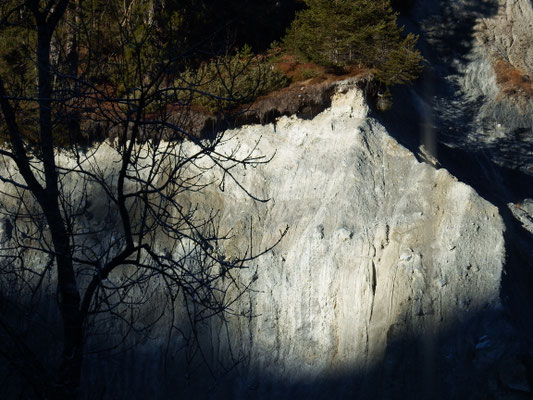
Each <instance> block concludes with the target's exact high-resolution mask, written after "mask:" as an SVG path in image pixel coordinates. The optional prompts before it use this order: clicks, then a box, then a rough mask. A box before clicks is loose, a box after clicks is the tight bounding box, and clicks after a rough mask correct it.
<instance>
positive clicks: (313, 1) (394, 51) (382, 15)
mask: <svg viewBox="0 0 533 400" xmlns="http://www.w3.org/2000/svg"><path fill="white" fill-rule="evenodd" d="M305 2H306V4H307V5H308V7H309V8H308V9H306V10H303V11H301V12H299V13H298V14H297V16H296V19H295V20H294V22H293V24H292V25H291V27H290V29H289V31H288V33H287V36H286V38H285V44H286V46H288V47H289V48H292V49H294V50H296V51H298V52H300V53H301V54H302V55H304V56H305V57H306V58H307V59H309V60H310V61H313V62H315V63H317V64H320V65H323V66H326V67H333V68H345V67H351V66H356V67H364V68H371V69H375V70H376V76H377V78H378V79H379V80H380V81H381V82H382V83H383V84H385V85H394V84H401V83H405V82H408V81H411V80H413V79H415V78H416V77H417V76H418V74H419V72H420V61H421V56H420V53H419V52H418V51H417V50H416V49H415V45H416V41H417V38H416V37H415V36H414V35H412V34H409V35H407V37H405V38H402V29H401V28H399V27H398V26H397V24H396V16H397V15H396V14H395V13H394V12H393V10H392V8H391V5H390V2H389V1H388V0H333V1H331V0H305Z"/></svg>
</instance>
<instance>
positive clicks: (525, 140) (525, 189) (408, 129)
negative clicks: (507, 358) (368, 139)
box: [372, 0, 533, 340]
mask: <svg viewBox="0 0 533 400" xmlns="http://www.w3.org/2000/svg"><path fill="white" fill-rule="evenodd" d="M497 11H498V4H497V2H496V1H485V2H481V1H470V0H467V1H448V0H441V1H428V2H425V3H424V2H422V1H418V2H417V4H416V5H415V7H414V8H413V9H412V10H411V14H410V15H411V21H410V25H409V28H410V29H411V30H414V31H415V32H416V33H419V34H420V35H421V37H420V43H419V44H420V48H421V50H422V52H423V55H424V57H425V58H426V60H427V61H428V62H427V65H426V68H425V70H424V72H423V74H422V77H421V78H420V80H419V81H418V82H417V83H416V84H415V85H414V86H412V87H410V88H408V87H400V88H395V89H394V90H393V98H394V106H393V108H392V109H391V110H390V111H389V112H387V113H378V112H372V116H373V117H374V118H376V119H378V120H379V121H380V122H381V123H383V125H384V126H385V127H386V129H387V131H388V132H389V133H390V134H391V135H392V136H393V137H394V138H395V139H397V140H398V141H399V142H400V143H401V144H402V145H404V146H405V147H407V148H409V149H410V150H411V151H413V152H414V153H415V154H420V148H419V146H420V145H422V144H423V145H424V146H425V147H426V148H427V150H428V151H429V153H431V154H432V155H434V156H435V157H436V158H437V159H438V162H439V163H440V165H441V166H442V167H444V168H446V169H447V170H448V171H450V172H451V173H452V174H453V175H454V176H456V177H457V178H458V179H459V180H461V181H463V182H465V183H466V184H468V185H470V186H471V187H473V188H474V189H475V190H476V191H477V192H478V193H479V194H480V195H481V196H482V197H484V198H485V199H486V200H488V201H490V202H491V203H492V204H494V205H495V206H497V207H498V209H499V212H500V214H501V216H502V218H503V220H504V223H505V225H506V232H505V243H506V252H507V260H506V266H505V272H504V275H503V276H502V288H501V298H502V301H503V303H504V305H505V306H506V309H507V312H508V313H509V315H510V319H511V321H512V323H513V324H514V325H515V326H516V327H517V328H518V329H519V330H520V331H521V333H522V335H523V337H524V338H525V340H529V338H530V337H533V315H532V314H531V312H530V311H529V310H531V309H533V290H532V289H531V288H533V235H532V234H531V232H529V231H527V230H526V229H524V228H523V227H522V226H521V223H520V222H519V221H518V220H517V219H516V218H515V217H514V216H513V214H512V212H511V211H510V208H509V204H518V203H520V202H521V201H522V200H523V199H524V198H533V140H529V139H530V138H531V135H530V132H531V130H532V123H531V121H530V119H531V118H529V117H528V116H527V115H525V116H522V115H519V111H517V110H516V109H512V107H508V106H506V105H502V104H496V105H495V106H494V107H495V108H494V110H493V111H492V113H493V114H492V115H491V118H493V119H494V124H496V123H498V122H499V121H502V122H503V123H505V125H506V126H508V127H509V129H510V131H509V132H507V135H506V136H505V137H503V138H499V139H498V140H495V141H494V142H492V143H490V142H476V141H475V140H471V138H470V139H469V134H470V133H472V132H476V130H478V131H479V129H485V128H484V127H483V126H479V123H480V122H479V121H480V119H479V118H476V117H477V114H478V113H479V109H480V107H481V106H482V105H483V104H486V102H487V101H488V100H487V99H485V98H483V97H482V96H478V97H475V98H473V97H472V96H468V95H467V94H465V93H464V92H463V88H462V87H461V85H460V83H459V79H458V78H460V77H461V76H462V74H463V73H464V72H463V71H464V68H463V67H464V66H465V65H466V64H467V63H468V62H469V56H470V55H471V51H472V48H473V43H474V40H475V38H474V30H473V28H474V25H475V24H474V22H475V19H476V18H479V17H490V16H492V15H494V14H495V13H496V12H497ZM489 101H494V100H489ZM528 118H529V119H528ZM474 137H475V136H474ZM420 160H421V161H422V158H420Z"/></svg>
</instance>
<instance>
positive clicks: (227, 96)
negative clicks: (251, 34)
mask: <svg viewBox="0 0 533 400" xmlns="http://www.w3.org/2000/svg"><path fill="white" fill-rule="evenodd" d="M181 79H182V80H183V81H184V84H185V87H188V88H192V89H190V90H191V91H192V96H193V104H199V105H202V106H205V107H207V108H209V110H211V111H222V110H227V109H230V108H233V107H235V106H237V105H239V104H245V103H249V102H251V101H253V100H254V99H255V98H256V97H257V96H260V95H261V94H265V93H269V92H272V91H274V90H277V89H280V88H282V87H284V86H286V85H287V84H288V79H287V77H286V76H285V75H284V74H282V73H281V72H278V71H277V70H276V69H275V68H274V65H273V64H272V63H271V62H269V60H268V59H267V58H266V57H264V56H256V55H254V54H253V53H252V51H251V49H250V47H248V46H245V47H243V48H242V49H241V50H239V51H237V52H236V54H235V55H233V56H224V57H217V58H214V59H212V60H211V61H209V62H207V63H204V64H202V65H201V66H200V67H199V68H198V69H196V70H189V71H187V72H186V73H185V74H184V75H183V76H182V77H181Z"/></svg>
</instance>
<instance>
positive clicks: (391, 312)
mask: <svg viewBox="0 0 533 400" xmlns="http://www.w3.org/2000/svg"><path fill="white" fill-rule="evenodd" d="M226 137H227V138H228V140H227V141H225V142H224V144H223V145H222V146H221V147H219V148H218V151H220V152H227V153H228V154H229V153H232V152H236V153H235V154H236V156H237V157H238V156H239V155H244V154H248V153H249V152H250V151H252V150H253V149H255V152H256V155H258V156H259V155H265V156H266V157H267V158H269V157H272V160H271V161H270V162H268V163H266V164H264V165H260V166H258V167H257V168H252V169H239V168H235V169H232V173H233V177H234V178H235V181H233V180H232V179H230V178H229V177H228V176H227V174H226V175H224V174H223V173H222V172H221V171H220V170H218V169H216V168H214V169H211V170H210V172H209V173H208V174H206V175H205V176H204V178H203V179H205V181H206V182H211V183H213V184H212V185H210V186H208V188H206V190H204V191H201V192H189V193H185V194H184V197H183V198H182V199H181V200H180V202H181V204H183V206H184V207H195V208H196V207H198V209H199V212H202V210H206V213H207V212H209V211H210V210H212V209H215V210H219V216H220V221H219V228H220V229H221V231H222V232H225V231H231V232H232V234H233V237H232V239H231V240H230V241H228V243H227V244H226V247H225V249H224V251H225V252H226V254H227V257H230V258H231V257H232V255H233V254H236V253H239V254H243V253H245V252H248V251H251V252H253V253H257V252H260V251H261V250H262V249H264V248H268V247H270V246H271V245H272V244H273V243H275V242H276V241H277V240H278V239H279V237H280V236H281V232H282V231H283V230H284V229H285V228H286V227H288V233H287V234H286V235H285V236H284V237H283V238H282V240H281V242H280V243H279V244H278V245H277V246H275V247H274V249H273V250H272V251H270V252H268V253H266V254H265V255H263V256H261V257H260V258H258V259H256V260H253V261H251V262H250V263H249V265H248V267H249V268H248V269H243V270H242V271H241V275H240V276H239V277H238V279H239V280H241V281H242V282H243V284H247V283H250V282H252V285H251V286H250V289H249V290H248V291H247V292H246V293H245V295H244V296H243V297H241V299H240V300H239V301H238V302H236V303H234V304H233V305H232V306H231V310H230V311H231V315H229V314H228V315H226V314H225V315H224V318H223V319H220V318H215V319H212V320H208V321H206V322H205V323H202V324H199V325H197V326H195V330H194V331H192V330H191V328H190V327H189V326H188V322H187V320H186V318H185V310H184V309H182V308H180V307H181V306H180V305H179V303H175V304H174V308H173V309H171V308H170V307H168V306H169V304H168V303H165V294H164V293H163V288H162V286H159V285H157V284H156V285H154V286H153V288H152V289H151V292H152V291H153V293H150V297H149V298H150V300H149V302H148V303H146V304H145V305H144V308H143V311H142V312H143V313H144V314H140V315H139V321H144V320H146V321H153V318H154V316H157V315H159V314H162V318H161V319H160V320H158V322H157V323H156V324H155V326H154V328H153V329H152V331H151V332H150V335H149V336H148V337H146V336H140V337H139V336H136V334H135V333H132V332H130V336H128V339H127V340H126V342H125V343H124V344H123V346H125V348H124V349H123V350H121V351H119V352H118V354H115V355H114V356H112V357H111V358H106V357H103V358H99V357H98V356H96V357H95V356H92V355H88V356H87V358H86V363H85V367H84V374H83V382H84V390H83V392H84V393H86V394H87V398H94V396H99V395H101V394H102V393H104V394H105V396H104V397H106V398H114V397H117V398H124V397H130V398H146V397H148V396H150V397H153V398H172V397H173V396H179V395H181V396H189V397H191V398H254V399H255V398H265V399H274V398H276V399H278V398H294V396H297V397H298V396H305V397H309V398H346V397H347V396H353V397H356V398H401V399H405V398H469V396H474V397H470V398H486V396H488V395H493V394H498V393H500V391H501V389H502V384H501V383H499V382H500V381H501V379H500V378H498V377H499V376H500V374H501V373H502V371H504V372H505V371H506V370H509V368H508V367H507V365H508V364H509V363H511V364H513V365H515V364H516V363H515V361H516V357H517V354H518V353H517V351H516V348H515V347H513V346H515V345H514V342H513V337H514V331H513V329H512V328H511V327H510V326H509V325H508V324H507V322H506V321H505V318H504V314H503V311H502V305H501V301H500V284H501V277H502V273H503V267H504V263H505V244H504V225H503V222H502V218H501V216H500V214H499V212H498V209H497V208H496V207H495V206H494V205H492V204H490V203H489V202H487V201H486V200H484V199H483V198H482V197H480V196H479V195H478V194H477V193H476V192H475V191H474V190H473V189H472V188H471V187H469V186H468V185H466V184H465V183H462V182H460V181H458V180H457V179H456V178H455V177H454V176H452V175H451V174H450V173H449V172H448V171H446V170H445V169H436V168H435V167H433V166H432V165H430V164H427V163H424V162H419V161H418V160H417V158H416V156H415V155H414V154H413V153H412V152H410V151H409V150H407V149H406V148H405V147H403V146H402V145H400V144H399V143H398V142H397V141H396V140H395V139H393V138H392V137H391V136H390V135H389V133H388V132H387V131H386V130H385V128H384V127H383V126H382V125H381V124H380V123H379V122H378V121H376V120H375V119H373V118H372V117H370V116H369V109H368V106H367V104H366V102H365V99H364V94H363V91H362V90H361V89H359V88H358V82H357V81H356V80H355V81H354V80H347V81H341V82H337V83H336V84H335V86H334V95H333V98H332V100H331V107H329V108H327V109H326V110H324V111H323V112H321V113H320V114H318V115H317V116H315V117H314V118H313V119H308V120H304V119H299V118H297V117H295V116H293V117H282V118H280V119H279V120H277V122H276V123H275V124H268V125H251V126H245V127H242V128H239V129H237V130H234V131H228V132H226ZM190 146H194V145H193V144H190ZM113 154H114V152H113V151H110V148H109V147H108V146H107V145H102V146H100V148H99V149H98V151H96V153H95V155H94V157H95V158H94V165H97V166H98V168H99V170H104V171H107V172H106V173H109V174H110V176H112V175H113V174H112V173H111V172H112V170H113V168H117V163H116V162H114V161H116V160H114V157H116V154H115V155H113ZM68 162H73V161H72V160H71V161H69V160H67V159H62V160H61V161H60V163H62V164H65V165H67V164H68ZM205 162H206V163H208V162H209V161H208V159H207V158H206V159H205ZM206 166H209V164H206V165H203V167H206ZM190 173H192V174H194V171H192V170H191V171H190ZM224 177H225V179H224V181H223V182H224V183H222V180H223V178H224ZM235 182H239V184H238V185H237V184H236V183H235ZM72 185H73V187H74V188H75V187H76V182H75V181H73V182H72ZM85 190H86V192H87V193H89V194H90V198H89V200H90V202H89V203H90V204H91V205H90V209H89V210H87V211H88V212H87V213H85V214H86V215H85V216H84V217H83V218H85V217H86V220H85V219H82V220H80V221H79V223H80V224H87V225H88V226H93V224H98V221H99V220H100V219H102V220H105V221H107V222H106V224H108V225H109V226H108V225H106V226H108V228H109V230H108V229H107V228H106V229H105V230H103V231H98V230H96V231H95V236H94V238H88V239H87V240H91V243H93V248H94V251H98V246H99V243H102V242H104V241H106V240H112V238H110V237H108V236H110V235H112V234H113V228H112V225H113V216H112V215H108V213H107V212H106V210H107V208H108V207H107V205H106V203H101V201H102V199H104V198H105V196H99V195H98V192H97V191H94V190H93V189H91V186H90V185H89V187H87V188H86V189H85ZM250 194H252V195H253V196H255V197H257V198H262V199H267V198H268V199H270V200H269V201H267V202H259V201H257V200H254V199H253V198H252V197H251V196H250ZM71 195H72V196H77V195H78V196H83V193H82V192H81V191H80V190H78V189H75V190H73V191H72V194H71ZM28 201H30V199H28ZM115 217H116V216H115ZM4 228H5V226H4ZM96 232H97V233H96ZM4 233H5V232H4ZM167 245H168V244H167V243H164V242H161V243H159V242H158V243H157V246H158V247H159V250H160V251H161V252H164V251H166V250H165V248H166V247H165V246H167ZM169 247H172V246H169ZM32 260H33V261H34V262H35V263H36V268H42V265H44V264H46V262H47V260H41V259H37V258H32ZM37 264H38V265H37ZM125 274H127V271H125ZM160 292H161V293H160ZM139 295H141V293H139ZM160 301H161V303H160ZM164 307H167V309H165V308H164ZM241 314H242V315H247V316H239V315H241ZM106 324H108V325H105V326H106V327H108V331H107V333H106V332H104V331H102V332H99V335H97V336H93V337H89V338H88V339H87V347H88V348H94V347H102V344H103V343H107V342H106V340H110V339H111V340H112V338H113V337H118V338H119V339H120V338H121V337H122V335H123V334H124V333H126V329H125V328H124V331H121V329H122V328H121V327H120V323H119V322H118V321H115V322H113V320H112V319H111V320H110V321H108V322H106ZM115 324H116V326H115ZM171 326H174V329H169V327H171ZM106 329H107V328H106ZM106 334H107V335H108V336H106ZM195 338H196V339H197V340H196V339H195ZM102 340H103V342H102ZM198 343H199V344H200V347H199V348H198V346H197V344H198ZM119 348H120V349H121V347H120V346H119ZM506 363H507V364H506ZM226 368H230V369H229V371H227V370H226ZM513 371H514V370H513ZM524 371H525V370H524ZM522 372H523V371H522V370H520V371H518V372H517V373H514V372H513V374H512V376H511V377H510V378H508V381H509V382H510V383H509V384H508V386H509V385H514V386H516V385H518V386H519V387H520V388H521V390H522V389H524V390H530V388H529V386H528V385H529V384H528V381H527V377H526V375H525V372H524V373H522ZM516 375H517V376H518V377H517V376H516ZM465 382H469V384H468V385H465V384H464V383H465ZM476 395H477V396H478V397H475V396H476ZM479 396H480V397H479Z"/></svg>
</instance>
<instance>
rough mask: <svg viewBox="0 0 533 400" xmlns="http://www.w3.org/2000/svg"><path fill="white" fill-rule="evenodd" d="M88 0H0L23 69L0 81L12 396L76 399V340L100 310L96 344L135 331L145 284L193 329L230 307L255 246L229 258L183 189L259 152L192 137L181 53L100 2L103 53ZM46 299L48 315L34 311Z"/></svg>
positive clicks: (94, 327) (148, 26)
mask: <svg viewBox="0 0 533 400" xmlns="http://www.w3.org/2000/svg"><path fill="white" fill-rule="evenodd" d="M87 3H90V2H89V1H86V2H85V4H83V3H82V0H77V1H69V0H10V1H8V2H7V3H6V4H5V5H4V6H2V8H1V9H0V12H1V15H0V18H1V20H0V35H7V34H6V32H7V29H8V28H9V27H11V26H19V27H20V26H22V27H23V29H24V32H26V34H27V42H26V45H25V46H22V47H21V49H23V50H24V51H25V53H24V52H23V53H22V54H23V56H24V57H25V62H26V65H29V66H30V68H29V69H30V72H28V73H27V74H26V75H25V76H22V77H21V79H20V80H19V81H17V82H18V83H17V82H15V81H14V80H13V79H12V78H13V77H10V76H7V77H6V76H1V75H0V110H1V113H0V130H1V134H2V135H3V138H4V144H3V146H2V148H1V149H0V156H1V160H0V163H1V165H2V168H1V169H2V174H1V176H0V180H2V182H3V201H2V208H1V212H2V214H3V219H2V220H3V224H4V226H3V228H4V230H3V231H4V233H3V238H2V239H1V240H2V242H3V244H2V249H1V250H0V251H1V255H2V256H3V259H2V263H1V269H0V274H1V277H0V280H1V282H0V284H1V285H2V286H1V287H2V293H1V295H0V306H1V307H2V309H3V310H5V312H3V315H2V317H0V338H1V339H2V341H3V342H4V343H5V346H1V347H0V351H1V356H3V357H4V359H5V360H7V362H9V363H10V364H9V367H8V368H6V370H13V371H15V372H14V373H15V375H16V376H17V377H18V378H17V379H22V381H21V382H25V385H26V387H27V388H28V392H26V393H25V394H22V395H23V396H24V395H27V396H29V393H30V392H31V393H32V396H37V395H40V396H42V397H44V398H51V399H58V398H68V399H74V398H76V397H78V396H79V392H78V391H79V385H80V376H81V373H82V364H83V358H84V352H85V351H86V343H87V339H88V337H90V335H91V334H94V333H95V332H98V331H99V329H101V328H100V327H99V326H100V325H99V324H102V326H107V325H106V324H108V321H109V319H111V320H113V321H120V322H121V323H122V324H123V326H126V327H127V328H125V329H122V330H121V331H120V332H121V333H120V335H121V337H120V338H118V339H117V340H109V343H108V345H109V346H110V347H112V346H116V345H118V344H119V343H120V342H121V340H123V339H124V335H126V334H127V332H128V330H131V331H135V332H139V331H140V330H141V331H142V330H146V329H149V328H150V327H151V326H152V325H153V324H154V323H156V322H157V320H158V318H160V317H161V314H157V313H156V314H154V315H152V318H151V319H150V320H146V318H144V317H142V320H141V319H140V318H141V317H140V313H138V312H136V311H135V310H137V309H139V308H142V307H143V305H145V304H147V303H149V302H150V301H155V300H153V299H151V296H155V294H154V293H153V292H151V289H150V288H152V287H154V285H156V286H158V287H159V288H160V292H161V293H163V294H164V298H165V301H167V302H168V304H167V307H170V308H172V306H173V305H174V304H176V302H180V304H181V305H182V306H181V307H182V308H181V309H182V310H185V312H186V313H187V318H188V319H189V320H190V321H191V323H192V324H193V325H194V323H195V322H198V321H201V320H204V319H207V318H210V317H212V316H213V315H217V314H221V313H231V312H232V311H233V309H232V305H233V304H234V303H235V302H236V301H237V300H238V298H239V297H240V296H241V295H242V293H244V292H245V291H246V290H247V288H248V287H249V285H250V284H251V281H245V282H243V281H242V280H239V277H237V276H236V272H237V271H238V270H240V269H242V268H246V265H247V262H248V261H250V260H251V259H253V258H254V257H257V256H258V255H259V254H251V252H247V253H242V254H231V255H230V254H228V253H227V252H226V251H225V241H226V240H228V239H229V238H230V235H229V233H227V232H226V233H225V232H221V231H220V229H219V228H218V226H217V212H216V210H213V211H212V212H209V211H206V210H205V209H202V210H199V209H198V208H197V207H195V205H194V204H193V203H191V202H190V201H188V199H189V198H190V197H191V196H190V195H191V193H200V192H202V191H203V190H205V189H206V187H207V186H208V185H210V184H215V183H217V182H209V181H206V179H205V174H206V173H210V171H212V170H213V169H219V170H220V171H221V174H220V176H222V177H223V178H222V179H234V175H233V171H234V168H236V167H240V166H246V165H256V164H258V163H264V162H268V160H267V159H265V158H264V157H261V156H256V154H255V150H253V151H251V152H249V153H248V154H244V155H242V154H240V155H239V156H238V155H237V151H235V152H229V153H228V152H221V151H219V150H218V148H219V146H218V145H219V144H220V143H221V141H223V140H224V138H223V135H222V134H217V135H216V136H214V137H212V138H210V139H209V140H206V139H202V138H201V137H198V136H197V135H194V134H193V133H192V132H191V130H190V129H189V128H190V126H191V124H190V116H191V113H190V104H191V101H192V100H193V98H194V97H195V96H198V95H200V94H205V93H202V90H201V88H200V87H198V86H195V84H194V82H190V81H189V80H190V78H191V74H188V75H187V76H188V79H189V80H185V79H181V78H180V75H179V73H176V71H179V68H180V67H179V66H177V64H179V63H181V60H182V58H183V57H184V56H186V55H187V54H188V53H186V52H183V53H177V54H169V53H168V51H167V50H168V48H171V47H172V46H168V47H165V46H163V47H161V46H159V43H157V40H158V39H157V36H158V23H157V21H156V20H155V19H154V18H153V13H146V12H144V11H145V8H146V7H151V6H152V4H151V2H147V1H141V0H135V1H133V0H132V1H125V2H114V1H107V2H104V3H106V6H107V7H110V10H111V11H109V10H107V11H106V12H111V13H112V15H111V18H108V19H107V20H106V21H105V24H104V25H105V29H111V30H113V33H112V35H113V36H112V38H113V39H112V41H113V48H112V49H106V48H105V46H106V44H105V43H102V42H101V41H106V40H107V41H109V40H110V39H109V37H105V38H101V39H100V38H98V37H97V36H96V34H97V33H98V32H99V31H98V27H99V25H98V24H99V23H100V22H99V20H98V18H99V17H98V10H96V11H95V10H94V7H93V8H91V7H87V8H85V7H84V6H86V5H87ZM115 3H117V4H116V8H113V7H114V4H115ZM118 3H120V4H118ZM120 7H126V10H127V12H124V13H120V11H119V10H120ZM113 10H114V11H113ZM6 37H7V36H4V38H6ZM173 50H174V51H175V48H174V49H173ZM188 51H189V49H188ZM179 65H181V64H179ZM32 71H35V74H34V75H32ZM102 75H107V76H108V79H105V80H104V81H103V82H102V81H101V80H99V79H100V78H99V77H100V76H102ZM109 77H111V78H109ZM110 83H111V84H110ZM95 132H98V134H95ZM95 135H96V136H98V137H99V138H102V137H113V138H114V139H113V140H112V141H101V142H97V143H94V142H91V141H92V140H93V139H94V136H95ZM88 142H91V143H88ZM218 184H220V185H222V184H223V182H220V181H219V182H218ZM237 184H239V183H238V182H237ZM242 189H243V190H246V189H245V188H242ZM250 195H251V194H250ZM257 200H258V201H262V200H260V199H257ZM154 282H155V283H154ZM51 298H55V300H56V302H55V303H54V302H53V301H51V300H50V299H51ZM44 304H47V305H48V306H46V307H45V306H44ZM54 304H57V307H58V312H54V310H53V309H52V310H49V309H47V310H44V311H43V308H50V307H52V306H51V305H54ZM52 308H53V307H52ZM163 308H164V307H162V308H161V309H163ZM162 312H163V311H161V313H162ZM54 324H57V325H60V326H61V329H60V330H58V329H57V326H54ZM36 327H37V329H41V328H42V329H43V330H48V331H49V334H48V336H46V337H51V336H53V335H54V334H55V333H58V334H59V337H58V343H57V344H58V345H59V346H61V350H60V352H61V357H58V360H57V362H58V365H57V368H56V369H50V363H53V362H55V360H54V359H50V360H43V359H42V358H40V355H39V351H38V348H39V346H41V347H42V346H49V347H50V348H52V349H54V348H55V347H54V346H55V345H56V344H53V343H44V344H42V343H41V344H39V343H38V342H39V339H38V337H39V332H35V329H36ZM39 327H41V328H39ZM106 329H107V328H106Z"/></svg>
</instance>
